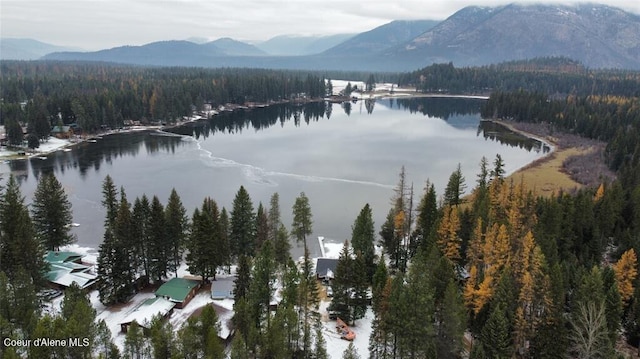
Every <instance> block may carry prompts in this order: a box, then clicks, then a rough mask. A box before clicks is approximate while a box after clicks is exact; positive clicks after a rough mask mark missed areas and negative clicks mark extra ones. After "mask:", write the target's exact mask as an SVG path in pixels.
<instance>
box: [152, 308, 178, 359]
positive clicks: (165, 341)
mask: <svg viewBox="0 0 640 359" xmlns="http://www.w3.org/2000/svg"><path fill="white" fill-rule="evenodd" d="M149 335H150V340H151V355H152V357H153V359H171V358H173V357H174V356H175V355H176V354H177V345H176V338H175V335H174V331H173V326H172V325H171V322H169V321H167V320H164V318H162V316H159V315H158V316H155V317H153V319H152V320H151V324H150V325H149Z"/></svg>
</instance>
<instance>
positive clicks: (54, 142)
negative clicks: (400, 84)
mask: <svg viewBox="0 0 640 359" xmlns="http://www.w3.org/2000/svg"><path fill="white" fill-rule="evenodd" d="M335 81H336V82H338V84H337V85H336V86H334V93H335V92H336V91H339V90H340V89H342V88H343V87H344V85H346V84H347V81H341V80H335ZM342 82H344V84H342ZM353 83H355V84H358V85H360V84H359V83H357V82H353ZM363 85H364V84H363ZM421 97H429V98H466V99H480V100H486V99H488V98H489V97H488V96H482V95H453V94H439V93H420V92H416V91H415V90H413V89H406V88H393V85H392V84H377V85H376V90H375V91H373V92H370V93H363V92H358V91H356V92H354V93H352V94H351V96H350V97H349V98H351V99H352V100H357V101H361V100H368V99H388V98H421ZM332 99H336V98H335V97H329V98H317V99H306V100H304V101H303V102H307V103H310V102H320V101H332ZM296 101H298V100H290V101H286V102H296ZM344 101H348V99H347V98H345V99H341V100H340V102H344ZM282 103H285V102H283V101H278V102H273V103H260V104H251V105H249V106H242V105H235V106H232V107H228V108H227V109H226V110H225V111H235V110H238V109H253V108H263V107H269V106H271V105H276V104H282ZM218 113H219V112H218V111H212V113H210V114H209V115H210V116H215V115H216V114H218ZM203 119H207V117H202V116H199V115H195V114H193V115H192V116H190V117H188V118H187V119H186V120H181V121H178V122H176V123H172V124H168V125H164V126H162V125H145V126H142V125H140V126H130V127H126V128H123V129H117V130H109V131H105V132H100V133H96V134H92V135H90V136H85V137H81V136H76V137H74V138H73V139H59V138H56V137H53V136H51V137H49V138H48V139H47V140H46V141H45V142H42V143H40V146H39V147H38V148H37V149H35V150H31V149H17V150H8V149H7V148H6V147H3V148H0V160H3V161H11V160H25V159H29V158H42V159H45V158H46V157H47V156H48V155H50V154H52V153H54V152H56V151H71V150H72V149H73V147H75V146H78V145H80V144H82V143H85V142H89V143H91V142H96V141H97V140H99V139H101V138H102V137H103V136H109V135H114V134H123V133H132V132H141V131H150V130H159V131H162V130H166V129H171V128H177V127H181V126H184V125H185V124H187V123H190V122H195V121H200V120H203ZM527 137H532V138H533V135H531V136H527ZM536 139H537V138H536ZM22 152H23V153H25V154H20V153H22Z"/></svg>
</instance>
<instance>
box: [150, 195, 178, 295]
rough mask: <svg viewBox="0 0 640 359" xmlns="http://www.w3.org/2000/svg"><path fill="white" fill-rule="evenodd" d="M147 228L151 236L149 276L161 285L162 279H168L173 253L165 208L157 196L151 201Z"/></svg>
mask: <svg viewBox="0 0 640 359" xmlns="http://www.w3.org/2000/svg"><path fill="white" fill-rule="evenodd" d="M147 228H148V234H149V236H148V240H149V242H148V243H147V248H148V249H147V251H148V253H147V256H148V258H149V276H150V277H151V279H153V280H154V281H155V282H156V283H161V282H162V279H163V278H165V277H167V272H168V269H169V261H170V260H171V257H172V253H171V252H170V250H171V248H170V245H169V240H170V239H169V238H168V237H167V235H168V233H167V230H166V223H165V214H164V206H162V203H160V199H158V197H157V196H153V199H151V208H150V211H149V218H148V223H147Z"/></svg>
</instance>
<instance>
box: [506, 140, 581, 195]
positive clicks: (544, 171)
mask: <svg viewBox="0 0 640 359" xmlns="http://www.w3.org/2000/svg"><path fill="white" fill-rule="evenodd" d="M590 151H592V150H591V149H588V148H576V147H569V148H562V149H556V150H555V151H554V152H553V153H551V154H550V155H549V156H546V157H544V158H541V159H539V160H537V161H535V162H533V163H531V164H530V165H528V166H526V167H524V168H522V169H520V170H518V171H516V172H515V173H513V174H512V175H511V176H510V178H513V180H514V181H515V182H520V180H521V179H522V180H524V183H525V184H526V185H527V187H528V188H530V189H533V190H534V191H535V192H536V193H537V194H540V195H543V196H551V195H552V194H556V193H558V192H559V191H560V190H562V191H570V190H573V189H576V188H581V187H582V185H581V184H580V183H578V182H576V181H574V180H573V179H571V177H570V176H569V175H568V174H567V173H566V172H565V171H564V169H563V167H562V163H563V162H564V161H565V160H566V159H567V158H569V157H571V156H578V155H584V154H586V153H589V152H590Z"/></svg>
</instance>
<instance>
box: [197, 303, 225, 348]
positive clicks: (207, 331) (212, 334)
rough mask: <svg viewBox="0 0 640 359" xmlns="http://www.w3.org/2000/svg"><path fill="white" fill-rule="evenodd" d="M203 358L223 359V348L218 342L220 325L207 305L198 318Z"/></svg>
mask: <svg viewBox="0 0 640 359" xmlns="http://www.w3.org/2000/svg"><path fill="white" fill-rule="evenodd" d="M199 324H200V330H201V334H200V335H201V336H202V344H203V347H204V357H205V358H211V359H223V358H225V355H224V346H223V345H222V342H221V340H220V337H219V335H220V323H219V320H218V315H217V314H216V311H215V309H214V308H213V306H211V305H207V306H205V307H204V309H203V310H202V313H201V314H200V318H199Z"/></svg>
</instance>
